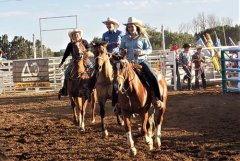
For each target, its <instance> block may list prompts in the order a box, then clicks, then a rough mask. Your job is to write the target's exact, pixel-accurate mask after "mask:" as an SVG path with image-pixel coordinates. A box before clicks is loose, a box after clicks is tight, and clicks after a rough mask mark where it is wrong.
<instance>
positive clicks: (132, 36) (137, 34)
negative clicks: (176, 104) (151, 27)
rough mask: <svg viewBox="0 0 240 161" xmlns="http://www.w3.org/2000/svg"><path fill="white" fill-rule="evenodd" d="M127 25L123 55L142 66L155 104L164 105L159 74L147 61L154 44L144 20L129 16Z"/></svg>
mask: <svg viewBox="0 0 240 161" xmlns="http://www.w3.org/2000/svg"><path fill="white" fill-rule="evenodd" d="M124 25H125V26H126V35H124V36H123V38H122V41H121V45H120V49H121V52H122V54H124V55H123V56H125V54H126V57H127V59H128V60H129V61H137V63H139V64H140V65H141V66H142V72H143V73H144V74H145V75H146V77H147V81H148V83H149V85H150V88H151V90H153V91H154V106H156V107H161V106H162V101H161V100H162V98H161V94H160V88H159V82H158V78H157V75H156V74H155V72H154V71H153V69H152V68H151V66H150V65H149V64H148V63H147V61H146V59H147V55H149V54H150V53H151V52H152V46H151V44H150V41H149V39H148V35H147V32H146V31H145V29H144V28H143V26H142V21H140V20H137V19H136V18H135V17H129V18H128V22H127V23H126V24H124Z"/></svg>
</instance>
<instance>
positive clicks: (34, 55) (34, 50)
mask: <svg viewBox="0 0 240 161" xmlns="http://www.w3.org/2000/svg"><path fill="white" fill-rule="evenodd" d="M33 58H34V59H36V58H37V54H36V46H35V35H34V34H33Z"/></svg>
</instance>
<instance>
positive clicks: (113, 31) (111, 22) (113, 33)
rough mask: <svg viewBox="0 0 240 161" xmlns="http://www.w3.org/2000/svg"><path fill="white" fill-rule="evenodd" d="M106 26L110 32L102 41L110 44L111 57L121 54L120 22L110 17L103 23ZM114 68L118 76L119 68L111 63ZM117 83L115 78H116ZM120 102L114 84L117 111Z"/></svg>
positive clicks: (103, 36) (113, 104)
mask: <svg viewBox="0 0 240 161" xmlns="http://www.w3.org/2000/svg"><path fill="white" fill-rule="evenodd" d="M103 23H104V24H105V25H106V27H107V29H108V31H107V32H105V33H104V34H103V35H102V40H103V41H106V42H108V46H107V52H108V54H109V55H111V54H116V53H119V46H120V43H121V38H122V31H120V30H118V27H119V22H118V21H117V20H115V19H113V18H110V17H108V18H107V20H106V21H103ZM111 64H112V66H113V71H114V73H115V74H116V72H117V68H116V64H115V63H113V62H111ZM114 81H115V78H114ZM117 100H118V95H117V90H115V87H114V82H113V90H112V107H113V109H115V105H116V103H117Z"/></svg>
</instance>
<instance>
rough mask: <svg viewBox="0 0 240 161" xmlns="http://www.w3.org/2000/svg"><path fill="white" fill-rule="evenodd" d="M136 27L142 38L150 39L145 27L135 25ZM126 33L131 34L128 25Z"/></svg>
mask: <svg viewBox="0 0 240 161" xmlns="http://www.w3.org/2000/svg"><path fill="white" fill-rule="evenodd" d="M134 25H135V26H136V27H137V32H138V34H139V35H140V36H142V37H148V33H147V30H146V28H145V27H143V26H142V25H141V24H138V23H134ZM126 32H127V33H129V31H128V27H127V25H126Z"/></svg>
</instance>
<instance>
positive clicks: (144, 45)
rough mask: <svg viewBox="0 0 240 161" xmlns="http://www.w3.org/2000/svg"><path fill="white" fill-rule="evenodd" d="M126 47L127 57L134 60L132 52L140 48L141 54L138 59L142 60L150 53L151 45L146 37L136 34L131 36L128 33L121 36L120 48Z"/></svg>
mask: <svg viewBox="0 0 240 161" xmlns="http://www.w3.org/2000/svg"><path fill="white" fill-rule="evenodd" d="M122 48H123V49H127V59H128V60H135V57H134V54H135V52H136V50H137V49H138V50H139V49H140V50H141V54H140V55H139V56H138V60H140V61H144V60H146V59H147V55H149V54H150V53H152V45H151V44H150V41H149V39H148V38H147V37H143V36H138V37H136V38H131V37H130V35H129V34H126V35H124V36H123V38H122V41H121V45H120V49H122Z"/></svg>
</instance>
